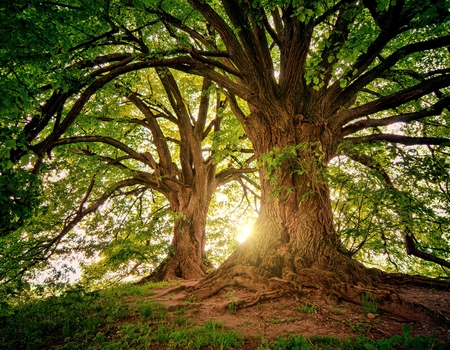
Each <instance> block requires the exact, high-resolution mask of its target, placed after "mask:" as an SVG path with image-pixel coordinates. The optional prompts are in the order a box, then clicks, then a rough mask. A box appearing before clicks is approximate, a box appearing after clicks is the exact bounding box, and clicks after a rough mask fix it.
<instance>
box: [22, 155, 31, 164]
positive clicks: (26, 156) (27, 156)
mask: <svg viewBox="0 0 450 350" xmlns="http://www.w3.org/2000/svg"><path fill="white" fill-rule="evenodd" d="M29 161H30V154H29V153H27V154H24V155H23V156H22V157H20V165H22V166H24V165H27V164H28V162H29Z"/></svg>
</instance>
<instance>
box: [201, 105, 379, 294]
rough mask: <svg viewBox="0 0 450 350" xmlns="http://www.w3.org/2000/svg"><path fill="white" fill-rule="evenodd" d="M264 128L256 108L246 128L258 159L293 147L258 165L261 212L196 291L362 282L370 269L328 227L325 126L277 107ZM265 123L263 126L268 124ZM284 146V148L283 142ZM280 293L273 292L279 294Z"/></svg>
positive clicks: (329, 142)
mask: <svg viewBox="0 0 450 350" xmlns="http://www.w3.org/2000/svg"><path fill="white" fill-rule="evenodd" d="M279 115H280V118H277V122H278V125H277V127H274V125H272V127H271V128H270V129H269V128H268V127H266V125H265V123H264V120H265V118H264V115H263V114H262V113H256V114H252V115H251V116H250V117H249V118H248V120H247V125H246V126H247V127H246V129H247V133H248V136H249V138H250V139H251V140H252V142H253V144H254V147H255V151H256V152H257V154H258V156H263V157H262V159H267V158H265V157H264V154H267V153H268V152H270V151H271V150H273V149H274V147H276V148H277V149H279V150H283V149H287V148H290V149H293V147H294V146H295V145H301V146H300V147H297V148H296V149H297V151H296V154H290V155H289V154H288V153H286V154H283V155H282V158H283V159H284V160H283V161H282V163H281V165H280V166H279V167H277V168H275V170H271V169H270V159H269V160H267V161H264V162H263V166H262V167H261V169H260V179H261V189H262V196H261V212H260V215H259V218H258V219H257V222H256V224H255V226H254V229H253V232H252V234H251V235H250V237H249V238H248V239H247V241H246V242H245V243H243V244H242V245H240V246H239V247H238V248H237V250H236V251H235V252H234V253H233V254H232V255H231V256H230V257H229V258H228V260H227V261H226V262H225V263H224V264H223V265H222V266H220V268H219V269H218V271H216V272H215V273H213V274H212V275H210V276H208V277H207V278H206V279H205V280H204V281H202V282H201V283H200V284H199V285H198V286H197V291H196V292H195V293H196V295H197V296H198V297H200V298H202V297H208V296H209V295H212V294H214V293H216V292H218V291H219V290H220V289H221V288H223V287H225V286H228V285H241V286H244V287H246V288H249V289H251V290H254V291H257V292H262V291H266V292H268V293H271V292H273V291H275V290H279V289H280V288H281V289H282V290H285V291H289V289H290V287H292V288H296V289H298V288H301V286H302V285H305V284H307V285H315V286H319V287H320V286H323V287H324V288H325V289H330V290H332V289H333V288H335V287H336V286H338V285H341V284H346V283H351V284H357V283H362V284H367V283H370V282H371V277H370V276H369V273H368V271H367V270H366V269H365V268H364V266H363V265H362V264H360V263H359V262H357V261H356V260H353V259H351V257H350V256H349V255H348V254H347V253H346V252H345V251H344V249H343V248H342V247H341V245H340V242H339V240H338V238H337V236H336V233H335V230H334V227H333V213H332V207H331V202H330V195H329V191H328V186H327V184H326V180H325V179H324V178H323V171H324V170H325V168H326V163H327V161H328V160H329V159H330V158H331V157H332V156H333V155H334V152H335V148H336V144H335V141H334V139H333V138H332V137H331V133H330V131H329V130H328V129H327V127H326V125H324V124H322V125H320V124H319V123H315V124H314V123H309V122H308V121H306V122H305V121H303V122H302V118H301V116H298V115H295V116H294V117H291V116H289V115H288V114H287V113H279ZM267 126H268V125H267ZM286 147H287V148H286ZM277 296H278V294H277Z"/></svg>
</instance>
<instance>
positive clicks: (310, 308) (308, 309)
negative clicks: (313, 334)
mask: <svg viewBox="0 0 450 350" xmlns="http://www.w3.org/2000/svg"><path fill="white" fill-rule="evenodd" d="M294 310H295V311H300V312H303V313H304V314H307V315H308V316H311V315H312V314H313V313H316V312H317V305H316V304H314V303H313V304H304V305H302V306H297V307H294Z"/></svg>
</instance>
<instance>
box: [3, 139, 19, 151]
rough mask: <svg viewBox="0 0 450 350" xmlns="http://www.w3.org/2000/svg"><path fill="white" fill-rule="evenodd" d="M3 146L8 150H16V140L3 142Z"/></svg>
mask: <svg viewBox="0 0 450 350" xmlns="http://www.w3.org/2000/svg"><path fill="white" fill-rule="evenodd" d="M5 146H6V147H8V148H12V149H16V147H17V145H16V140H8V141H6V142H5Z"/></svg>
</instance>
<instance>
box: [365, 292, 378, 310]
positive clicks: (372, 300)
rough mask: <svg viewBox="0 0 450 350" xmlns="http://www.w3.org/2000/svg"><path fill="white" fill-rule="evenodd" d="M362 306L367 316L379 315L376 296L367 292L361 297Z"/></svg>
mask: <svg viewBox="0 0 450 350" xmlns="http://www.w3.org/2000/svg"><path fill="white" fill-rule="evenodd" d="M361 305H362V307H363V311H364V313H365V314H367V313H369V312H370V313H372V314H378V307H379V305H378V300H377V298H376V296H375V295H373V294H372V293H370V292H365V293H363V294H362V295H361Z"/></svg>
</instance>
